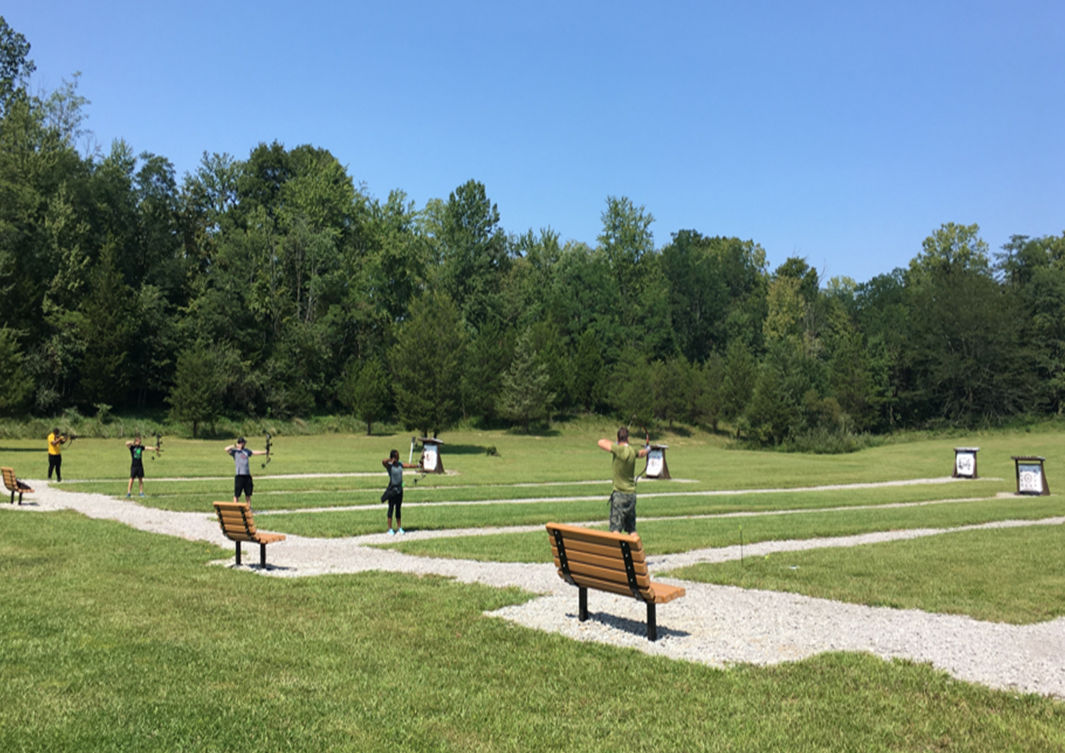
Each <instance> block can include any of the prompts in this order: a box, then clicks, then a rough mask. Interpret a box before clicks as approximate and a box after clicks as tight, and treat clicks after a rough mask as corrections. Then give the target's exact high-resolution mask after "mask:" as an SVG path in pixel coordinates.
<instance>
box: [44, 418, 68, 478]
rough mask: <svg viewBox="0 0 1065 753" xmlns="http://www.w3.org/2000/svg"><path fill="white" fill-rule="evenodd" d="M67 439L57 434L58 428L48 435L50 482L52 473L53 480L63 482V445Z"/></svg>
mask: <svg viewBox="0 0 1065 753" xmlns="http://www.w3.org/2000/svg"><path fill="white" fill-rule="evenodd" d="M66 441H67V438H66V437H65V436H63V435H62V434H60V433H59V428H58V427H57V428H55V429H52V433H51V434H49V435H48V480H49V481H51V480H52V471H53V470H54V471H55V480H56V481H58V482H62V481H63V444H64V443H65V442H66Z"/></svg>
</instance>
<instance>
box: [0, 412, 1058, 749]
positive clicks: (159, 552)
mask: <svg viewBox="0 0 1065 753" xmlns="http://www.w3.org/2000/svg"><path fill="white" fill-rule="evenodd" d="M615 428H616V427H614V426H613V425H612V424H610V423H608V422H605V421H592V420H586V421H581V422H575V423H573V424H568V425H561V426H558V427H556V428H555V429H553V430H552V432H550V433H549V434H548V435H545V436H536V437H532V436H519V435H511V434H506V433H501V432H478V431H455V432H450V433H448V434H447V435H444V436H443V437H442V438H443V439H444V441H445V444H444V445H443V449H442V459H443V462H444V465H445V467H446V468H447V469H448V471H449V474H448V475H446V476H437V475H430V476H427V477H424V478H422V479H420V480H419V482H418V484H417V485H415V484H414V483H413V482H414V478H415V477H409V478H410V480H409V481H408V485H407V505H406V506H405V507H404V523H405V524H406V525H407V526H408V528H410V529H412V530H430V529H431V530H437V531H441V532H444V533H446V532H447V530H448V529H452V528H465V527H485V526H513V525H520V524H527V525H534V526H537V527H538V528H539V527H540V526H542V525H543V523H545V522H546V521H548V520H558V521H601V524H603V525H605V521H606V511H607V501H606V499H607V494H608V492H609V481H608V478H609V457H607V456H606V454H605V453H603V452H602V451H601V450H598V449H597V448H596V446H595V441H596V439H597V438H599V437H602V436H613V433H614V430H615ZM1050 428H1054V427H1050ZM655 439H656V440H657V441H664V442H665V443H667V444H669V450H668V462H669V466H670V469H671V471H672V473H673V475H674V476H675V477H676V478H675V480H673V481H653V482H650V481H641V482H640V487H639V497H640V502H639V510H640V523H639V528H640V532H641V535H642V536H643V537H644V539H645V541H646V544H647V548H648V550H649V551H650V552H652V553H653V554H658V553H670V552H684V551H690V550H693V549H700V548H705V547H711V546H713V547H720V546H732V545H735V544H738V543H739V538H740V535H741V526H742V537H743V540H744V543H745V544H750V543H754V542H756V541H773V540H780V539H796V538H811V537H831V536H843V535H849V534H856V533H863V532H869V531H884V530H895V529H910V528H926V527H928V528H946V527H955V526H961V525H971V524H976V523H983V522H987V521H999V520H1010V519H1024V520H1038V519H1043V518H1048V517H1055V516H1061V515H1063V514H1065V503H1063V502H1062V498H1061V497H1060V496H1059V495H1058V494H1054V495H1052V496H1048V497H1038V498H1033V497H1023V498H1022V497H1015V496H1008V497H1002V496H996V495H1001V494H1003V493H1009V492H1012V491H1013V490H1014V488H1015V481H1014V465H1013V461H1012V460H1011V456H1012V455H1042V456H1045V457H1047V458H1048V460H1047V476H1048V478H1049V481H1050V486H1051V489H1054V490H1057V489H1058V488H1059V486H1060V483H1062V481H1060V480H1058V476H1057V474H1058V469H1057V466H1056V465H1055V462H1056V460H1057V459H1058V458H1061V457H1063V456H1065V434H1062V433H1061V432H1058V431H1054V430H1048V429H1047V427H1040V428H1039V429H1037V430H1035V431H1030V432H1029V431H1013V432H986V433H974V434H971V435H965V436H957V437H950V438H938V439H921V440H916V441H910V442H892V443H888V444H884V445H882V446H879V447H874V448H870V449H867V450H863V451H861V452H857V453H853V454H851V455H844V456H818V455H785V454H779V453H771V452H749V451H738V450H730V449H726V447H725V442H724V440H723V439H722V438H721V437H718V436H714V435H709V434H705V433H701V432H690V433H681V432H678V433H672V434H670V433H664V434H662V435H658V436H655ZM249 440H250V442H249V444H250V446H251V447H252V448H253V449H257V448H261V445H262V438H261V437H249ZM229 441H230V440H224V441H192V440H182V439H177V438H170V437H167V438H165V443H164V447H165V452H164V454H163V456H162V457H161V458H160V459H159V460H157V461H151V460H149V461H147V462H146V463H145V467H146V470H147V473H148V478H147V479H146V489H147V491H148V495H149V496H148V497H147V498H146V499H145V500H144V503H145V504H147V505H150V506H153V507H157V508H160V509H167V510H178V511H194V510H202V511H203V512H204V513H205V514H210V513H211V507H210V503H211V501H212V500H214V499H228V498H231V495H232V475H231V474H232V472H233V464H232V460H231V459H230V458H229V457H228V456H226V455H225V454H224V453H223V452H222V448H223V447H224V446H225V445H226V444H228V443H229ZM955 446H978V447H980V448H981V450H980V453H979V460H978V464H979V471H980V476H981V478H980V479H978V480H975V481H962V482H953V483H927V482H922V483H916V484H912V485H907V486H880V487H874V488H870V487H865V488H850V489H829V488H819V489H812V488H810V487H825V486H827V485H839V484H863V483H869V482H887V481H900V480H921V479H942V478H943V477H945V476H948V475H949V474H950V471H951V468H952V465H953V458H954V453H953V448H954V447H955ZM393 447H395V448H397V449H399V450H400V454H401V456H402V457H403V458H404V459H406V453H407V450H408V448H409V436H400V435H390V436H372V437H364V436H346V435H328V436H300V437H285V436H275V438H274V451H275V456H274V459H273V462H272V463H271V464H270V465H269V466H267V467H266V468H261V465H260V464H261V459H260V458H255V460H256V461H257V462H256V463H255V464H253V467H252V470H253V473H254V474H255V477H256V494H255V497H254V500H255V501H254V504H255V506H256V509H257V511H258V512H259V513H261V517H260V518H259V524H260V526H261V527H262V528H264V529H267V530H277V531H282V532H286V533H292V534H301V535H309V536H324V537H337V536H352V535H356V534H362V533H376V532H381V530H382V529H383V523H384V513H385V508H384V506H383V505H380V504H379V503H378V501H377V500H378V498H379V496H380V492H381V490H382V488H383V487H384V484H385V474H384V471H383V469H382V468H381V465H380V461H381V459H382V458H384V457H385V456H386V455H387V454H388V451H389V450H390V449H391V448H393ZM128 464H129V454H128V451H127V450H126V449H125V447H124V445H123V443H122V442H120V441H117V440H106V441H105V440H95V439H90V438H82V439H79V440H78V441H77V442H76V443H75V444H74V445H73V446H72V447H71V448H69V449H68V450H67V451H65V452H64V476H65V479H66V480H65V481H64V482H63V485H64V487H66V488H69V489H71V490H79V491H95V492H101V493H107V494H112V495H115V496H124V494H125V486H126V478H127V477H126V476H125V474H126V473H127V472H128ZM0 465H11V466H13V467H14V468H15V469H16V471H17V472H18V474H19V476H20V477H22V478H28V479H35V478H42V477H44V476H45V472H46V468H47V460H46V458H45V453H44V440H43V438H42V439H41V440H40V441H27V440H12V439H4V440H0ZM304 474H347V475H343V476H337V475H317V476H313V477H306V476H304ZM352 474H354V475H352ZM589 482H591V483H589ZM768 490H776V491H768ZM920 502H934V504H913V503H920ZM414 503H425V504H414ZM459 503H466V504H459ZM353 505H356V506H357V505H366V506H369V507H368V509H362V510H358V509H329V510H328V511H326V512H310V511H307V508H317V507H322V508H345V507H350V506H353ZM893 505H904V506H899V507H894V506H893ZM2 508H3V509H0V604H2V605H3V608H2V609H0V688H3V702H2V703H0V751H4V752H5V753H6V751H50V750H55V751H68V750H91V751H152V750H159V751H175V750H196V751H201V750H205V751H211V750H218V751H243V750H254V751H275V750H299V751H317V750H330V751H332V750H358V751H377V750H381V751H385V750H388V751H392V750H414V751H538V750H545V751H547V750H550V751H555V750H558V749H566V750H578V751H581V750H589V751H592V750H595V751H599V750H604V749H606V750H609V749H621V750H630V749H632V750H648V751H661V750H685V751H687V750H692V751H703V750H706V751H764V750H789V751H830V750H831V751H841V750H842V751H915V750H937V751H938V750H942V751H989V750H1015V751H1048V750H1063V749H1065V702H1062V701H1061V700H1052V699H1046V698H1041V697H1037V696H1032V695H1017V694H1013V693H1005V692H999V691H992V690H988V689H986V688H983V687H980V686H976V685H970V684H966V683H963V682H959V681H955V680H952V679H951V678H949V677H948V676H947V675H945V674H943V673H940V672H937V671H934V670H932V669H931V668H930V667H928V666H925V665H915V664H912V663H908V662H901V661H893V662H886V661H881V660H879V659H876V658H874V657H872V656H869V655H863V654H833V655H825V656H819V657H816V658H814V659H811V660H806V661H803V662H799V663H793V664H785V665H780V666H775V667H755V666H746V665H743V666H734V667H729V668H725V669H718V668H710V667H706V666H703V665H699V664H693V663H685V662H678V661H670V660H667V659H662V658H658V657H651V656H648V655H645V654H643V653H642V652H637V651H631V650H626V649H620V648H614V647H609V646H602V645H597V644H585V643H577V642H573V641H570V640H568V639H565V638H562V637H560V636H556V635H548V634H543V633H539V632H536V631H532V630H528V629H525V628H522V627H519V626H516V625H513V624H510V623H507V622H504V621H502V620H500V619H497V618H491V617H486V616H485V615H484V613H485V612H486V611H490V610H493V609H496V608H499V607H501V606H504V605H506V604H511V603H518V602H520V601H521V600H523V599H525V598H527V595H525V594H522V593H520V592H517V591H513V590H496V589H491V588H487V587H483V586H472V585H464V584H459V583H456V582H452V581H448V580H444V579H441V578H434V577H427V578H417V577H412V576H405V575H399V574H391V573H367V574H359V575H334V576H321V577H315V578H292V579H289V578H269V577H261V576H258V575H254V574H251V573H248V572H244V571H234V570H231V569H228V568H223V567H217V566H210V565H209V564H208V563H210V562H211V561H213V560H225V559H228V558H230V557H231V550H230V549H229V548H224V549H220V548H217V547H214V546H210V545H207V544H197V543H190V542H187V541H182V540H178V539H174V538H169V537H164V536H159V535H154V534H149V533H144V532H139V531H135V530H132V529H130V528H128V527H126V526H124V525H121V524H117V523H113V522H108V521H100V520H90V519H86V518H83V517H81V516H79V515H76V514H74V513H69V512H59V513H40V512H34V511H31V510H19V509H18V508H11V507H9V506H6V505H5V506H2ZM279 511H283V512H279ZM690 516H697V517H690ZM1061 531H1062V528H1061V526H1029V527H1025V528H1014V529H995V530H990V531H972V532H961V533H952V534H941V535H936V536H931V537H926V538H922V539H917V540H914V541H902V542H892V543H886V544H874V545H867V546H861V547H852V548H848V549H821V550H812V551H806V552H796V553H788V554H773V555H771V556H770V557H769V558H764V557H757V558H752V557H747V558H745V559H744V561H743V562H742V563H740V562H731V563H725V564H719V565H699V566H694V567H691V568H687V569H685V570H683V571H677V572H675V573H671V575H674V576H677V577H683V578H689V579H692V580H703V581H707V582H713V583H731V584H735V585H739V586H743V587H748V588H766V589H777V590H786V591H796V592H800V593H806V594H812V595H818V596H826V597H828V598H833V599H839V600H845V601H854V602H860V603H867V604H878V605H888V606H899V607H911V606H914V607H918V608H921V609H928V610H930V611H938V612H954V613H961V614H969V615H972V616H974V617H978V618H980V619H991V620H998V621H1004V622H1014V623H1025V622H1032V621H1039V620H1045V619H1050V618H1052V617H1055V616H1060V615H1062V614H1065V589H1062V587H1061V584H1062V583H1063V582H1065V555H1063V554H1062V552H1065V548H1062V547H1061V546H1060V537H1061ZM397 548H400V549H402V550H403V551H409V552H415V553H419V554H429V555H433V556H449V557H470V558H478V559H484V560H489V561H519V562H520V561H529V562H535V561H546V559H547V555H548V546H547V538H546V534H545V533H544V532H543V531H542V530H537V531H535V532H533V533H514V534H493V535H485V536H464V537H450V538H442V539H433V540H425V541H406V542H404V543H403V544H401V545H399V546H398V547H397ZM663 574H664V573H657V572H656V573H655V575H663Z"/></svg>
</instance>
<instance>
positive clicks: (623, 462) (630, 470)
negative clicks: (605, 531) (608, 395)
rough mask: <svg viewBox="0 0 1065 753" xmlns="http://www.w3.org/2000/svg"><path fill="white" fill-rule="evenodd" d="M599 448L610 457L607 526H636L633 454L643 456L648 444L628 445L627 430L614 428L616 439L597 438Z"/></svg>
mask: <svg viewBox="0 0 1065 753" xmlns="http://www.w3.org/2000/svg"><path fill="white" fill-rule="evenodd" d="M599 449H601V450H605V451H606V452H609V453H610V454H611V455H613V457H614V466H613V470H614V489H613V491H612V492H611V493H610V530H611V531H624V532H625V533H632V532H633V531H635V530H636V458H643V457H647V453H648V451H649V448H647V447H641V448H640V449H639V450H637V449H636V448H635V447H630V446H629V430H628V428H626V427H624V426H622V427H621V428H620V429H618V441H617V442H611V441H610V440H609V439H600V440H599Z"/></svg>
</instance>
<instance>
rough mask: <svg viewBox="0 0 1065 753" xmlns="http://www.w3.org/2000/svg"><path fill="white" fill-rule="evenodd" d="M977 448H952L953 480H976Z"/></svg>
mask: <svg viewBox="0 0 1065 753" xmlns="http://www.w3.org/2000/svg"><path fill="white" fill-rule="evenodd" d="M979 450H980V448H979V447H955V448H954V473H953V474H952V475H953V477H954V478H978V476H977V475H976V453H977V452H979Z"/></svg>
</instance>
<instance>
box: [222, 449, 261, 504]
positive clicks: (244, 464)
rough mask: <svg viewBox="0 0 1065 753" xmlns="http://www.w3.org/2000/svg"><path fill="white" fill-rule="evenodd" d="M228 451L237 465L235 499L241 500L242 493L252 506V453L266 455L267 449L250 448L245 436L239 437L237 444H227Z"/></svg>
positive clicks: (234, 481) (234, 479)
mask: <svg viewBox="0 0 1065 753" xmlns="http://www.w3.org/2000/svg"><path fill="white" fill-rule="evenodd" d="M226 452H227V453H228V454H229V455H231V456H232V458H233V461H234V463H235V465H236V476H234V478H233V501H234V502H239V501H240V495H241V493H243V494H244V500H245V501H246V502H247V503H248V506H249V507H250V506H251V493H252V488H253V484H252V480H251V457H252V455H266V454H267V452H266V450H249V449H248V448H247V447H245V442H244V437H239V438H238V439H237V443H236V444H231V445H227V446H226Z"/></svg>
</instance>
